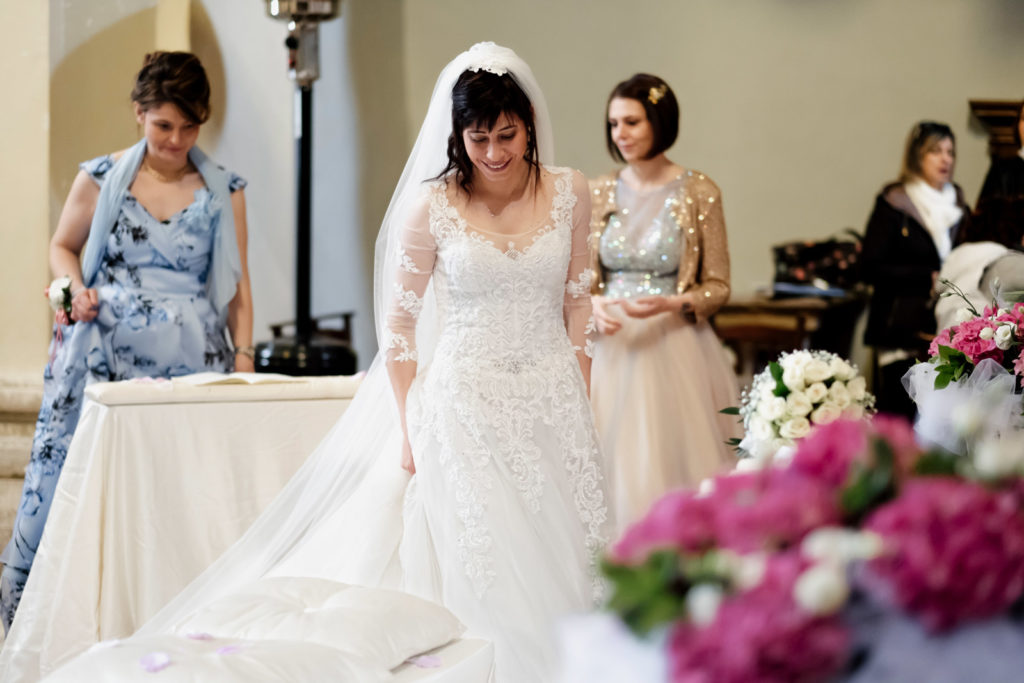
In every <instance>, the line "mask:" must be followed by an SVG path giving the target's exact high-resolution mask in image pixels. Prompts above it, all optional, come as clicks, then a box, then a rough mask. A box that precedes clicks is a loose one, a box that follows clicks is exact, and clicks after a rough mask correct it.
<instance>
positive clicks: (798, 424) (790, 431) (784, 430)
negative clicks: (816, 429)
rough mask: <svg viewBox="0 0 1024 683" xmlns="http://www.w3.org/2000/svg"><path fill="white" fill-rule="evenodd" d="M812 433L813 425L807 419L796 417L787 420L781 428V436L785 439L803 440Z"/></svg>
mask: <svg viewBox="0 0 1024 683" xmlns="http://www.w3.org/2000/svg"><path fill="white" fill-rule="evenodd" d="M810 432H811V423H810V422H808V421H807V418H806V417H794V418H790V419H788V420H786V421H785V422H783V423H782V426H781V427H779V436H781V437H782V438H784V439H802V438H803V437H805V436H807V435H808V434H809V433H810Z"/></svg>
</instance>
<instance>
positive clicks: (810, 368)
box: [804, 358, 832, 382]
mask: <svg viewBox="0 0 1024 683" xmlns="http://www.w3.org/2000/svg"><path fill="white" fill-rule="evenodd" d="M831 376H832V371H831V370H829V367H828V363H826V362H825V361H823V360H819V359H818V358H815V359H813V360H812V361H811V362H810V363H808V364H807V367H806V368H804V379H805V380H806V381H807V382H824V381H825V380H827V379H828V378H829V377H831Z"/></svg>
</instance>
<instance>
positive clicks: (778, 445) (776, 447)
mask: <svg viewBox="0 0 1024 683" xmlns="http://www.w3.org/2000/svg"><path fill="white" fill-rule="evenodd" d="M797 419H800V418H797ZM792 445H793V440H792V439H787V438H783V437H781V436H779V437H775V438H774V439H772V444H771V446H772V447H771V453H770V454H771V455H772V456H774V455H775V454H776V453H778V452H779V451H781V450H782V449H783V448H786V447H788V446H792Z"/></svg>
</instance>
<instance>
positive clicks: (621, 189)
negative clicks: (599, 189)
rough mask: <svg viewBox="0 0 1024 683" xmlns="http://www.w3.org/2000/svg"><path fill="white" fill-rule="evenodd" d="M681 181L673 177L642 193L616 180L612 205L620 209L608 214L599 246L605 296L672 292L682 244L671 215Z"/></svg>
mask: <svg viewBox="0 0 1024 683" xmlns="http://www.w3.org/2000/svg"><path fill="white" fill-rule="evenodd" d="M680 183H682V179H676V180H673V181H672V182H670V183H668V184H666V185H665V186H663V187H660V188H658V189H656V190H653V191H651V192H645V193H641V192H636V191H634V190H633V189H632V188H630V187H629V186H628V185H626V184H625V183H624V182H623V181H622V180H621V179H619V181H618V184H617V187H616V205H617V206H618V207H620V208H619V210H618V211H616V212H615V213H613V214H612V215H611V216H609V218H608V224H607V226H606V227H605V229H604V232H603V233H602V234H601V242H600V245H599V255H600V258H601V267H602V270H603V271H604V282H605V290H604V294H605V296H609V297H613V298H619V297H622V298H629V297H637V296H645V295H648V294H672V293H674V292H675V288H676V279H677V273H678V270H679V261H680V258H681V256H682V250H683V247H684V241H685V240H684V239H683V234H682V230H681V228H680V226H679V221H678V220H677V219H676V218H675V215H674V214H675V213H676V212H677V211H678V204H679V199H678V192H677V190H678V189H679V184H680Z"/></svg>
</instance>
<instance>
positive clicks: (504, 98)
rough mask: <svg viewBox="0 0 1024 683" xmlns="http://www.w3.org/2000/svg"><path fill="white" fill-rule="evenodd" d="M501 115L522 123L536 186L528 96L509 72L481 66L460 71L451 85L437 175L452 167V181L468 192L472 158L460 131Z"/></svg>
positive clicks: (486, 123) (488, 123)
mask: <svg viewBox="0 0 1024 683" xmlns="http://www.w3.org/2000/svg"><path fill="white" fill-rule="evenodd" d="M502 115H507V116H510V117H514V118H518V119H519V120H520V121H522V122H523V125H524V126H526V154H524V155H523V158H524V159H526V163H527V164H529V165H530V167H531V168H533V176H534V178H533V179H534V186H535V187H536V186H537V184H538V183H539V182H540V163H538V161H537V156H538V155H537V129H536V125H535V124H534V121H533V105H532V104H531V103H530V98H529V97H527V96H526V93H525V92H523V89H522V88H520V87H519V85H518V84H517V83H516V81H515V79H514V78H512V76H510V75H509V74H503V75H501V76H498V75H497V74H493V73H491V72H489V71H482V70H481V71H463V72H462V75H460V76H459V80H457V81H456V82H455V86H454V87H453V88H452V134H451V135H450V136H449V137H448V165H447V166H445V168H444V170H443V171H441V173H439V174H438V176H437V177H438V178H443V177H444V176H446V175H448V174H449V173H452V172H453V171H454V176H455V182H457V183H458V184H459V187H461V188H462V189H463V190H465V191H466V192H467V193H468V192H469V188H470V186H471V185H472V184H473V162H472V161H470V160H469V154H467V153H466V144H465V142H464V141H463V139H462V132H463V131H464V130H466V128H467V127H469V126H472V125H480V126H484V127H486V128H487V129H488V130H489V129H491V128H493V127H494V124H495V123H497V121H498V119H499V118H501V116H502Z"/></svg>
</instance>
